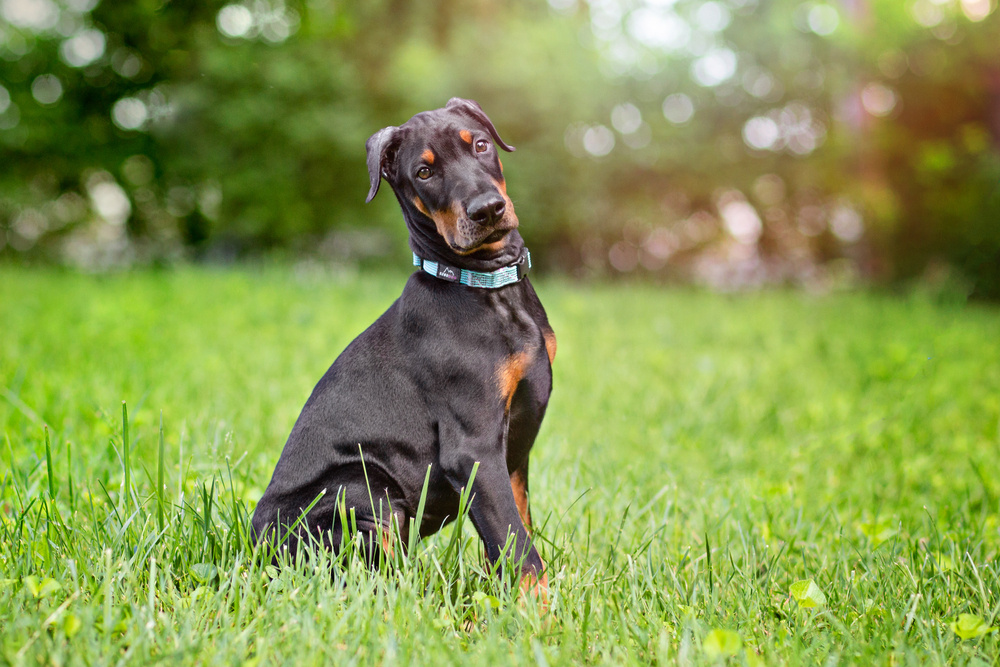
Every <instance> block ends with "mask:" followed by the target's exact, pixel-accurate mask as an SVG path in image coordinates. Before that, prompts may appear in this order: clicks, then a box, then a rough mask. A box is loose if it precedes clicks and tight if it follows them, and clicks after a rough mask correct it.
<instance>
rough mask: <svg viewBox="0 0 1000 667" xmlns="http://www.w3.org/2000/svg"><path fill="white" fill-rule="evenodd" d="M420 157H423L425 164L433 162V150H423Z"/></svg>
mask: <svg viewBox="0 0 1000 667" xmlns="http://www.w3.org/2000/svg"><path fill="white" fill-rule="evenodd" d="M420 157H422V158H423V159H424V162H426V163H427V164H434V151H432V150H431V149H429V148H428V149H427V150H425V151H424V152H423V153H421V154H420Z"/></svg>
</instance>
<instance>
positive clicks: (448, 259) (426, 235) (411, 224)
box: [403, 207, 524, 273]
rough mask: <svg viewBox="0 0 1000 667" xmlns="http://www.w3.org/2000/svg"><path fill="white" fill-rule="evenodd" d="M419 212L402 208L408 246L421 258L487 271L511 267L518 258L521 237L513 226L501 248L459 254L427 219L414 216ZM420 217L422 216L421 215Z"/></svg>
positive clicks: (520, 250)
mask: <svg viewBox="0 0 1000 667" xmlns="http://www.w3.org/2000/svg"><path fill="white" fill-rule="evenodd" d="M417 216H420V213H419V212H416V211H412V212H411V211H409V210H407V209H406V208H405V207H404V209H403V217H404V218H405V219H406V228H407V229H408V230H409V232H410V249H411V250H412V251H413V252H414V253H415V254H416V255H417V256H418V257H420V258H421V259H425V260H430V261H432V262H441V263H443V264H447V265H448V266H454V267H456V268H459V269H468V270H469V271H478V272H481V273H489V272H491V271H496V270H498V269H502V268H503V267H505V266H510V265H511V264H514V263H515V262H517V260H518V259H520V257H521V254H522V251H523V250H524V240H523V239H522V238H521V235H520V234H519V233H518V231H517V230H516V229H513V230H511V231H510V232H509V233H508V234H507V236H506V237H505V239H504V241H505V243H504V244H503V247H502V248H500V250H497V251H485V250H483V251H477V252H473V253H472V254H469V255H460V254H458V253H457V252H455V251H454V250H452V249H451V248H450V247H448V245H447V244H446V243H445V242H444V240H443V239H442V238H441V236H440V235H439V234H438V233H437V231H436V230H435V229H434V227H433V222H431V221H430V220H428V219H426V218H425V219H423V220H420V219H417ZM420 217H421V218H422V217H423V216H420Z"/></svg>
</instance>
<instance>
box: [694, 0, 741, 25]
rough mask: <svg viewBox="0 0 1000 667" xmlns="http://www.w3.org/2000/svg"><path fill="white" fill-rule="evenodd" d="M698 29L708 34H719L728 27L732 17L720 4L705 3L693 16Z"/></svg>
mask: <svg viewBox="0 0 1000 667" xmlns="http://www.w3.org/2000/svg"><path fill="white" fill-rule="evenodd" d="M694 18H695V21H696V22H697V23H698V27H699V28H701V29H702V30H706V31H708V32H721V31H723V30H725V29H726V27H727V26H728V25H729V21H730V20H731V19H732V16H731V15H730V13H729V9H728V8H726V6H725V5H723V4H722V3H720V2H706V3H704V4H703V5H702V6H701V7H699V8H698V10H697V11H696V12H695V14H694Z"/></svg>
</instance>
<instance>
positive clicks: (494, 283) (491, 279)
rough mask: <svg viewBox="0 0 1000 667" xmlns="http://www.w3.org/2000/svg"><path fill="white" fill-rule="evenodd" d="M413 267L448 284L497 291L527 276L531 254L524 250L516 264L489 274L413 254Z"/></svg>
mask: <svg viewBox="0 0 1000 667" xmlns="http://www.w3.org/2000/svg"><path fill="white" fill-rule="evenodd" d="M413 266H418V267H420V268H421V269H423V271H424V272H426V273H429V274H431V275H432V276H434V277H435V278H440V279H441V280H447V281H448V282H450V283H460V284H462V285H468V286H469V287H484V288H486V289H497V288H498V287H503V286H505V285H511V284H513V283H516V282H519V281H520V280H521V279H522V278H524V277H525V276H526V275H528V271H530V270H531V253H530V252H528V249H527V248H525V249H524V251H523V252H522V253H521V256H520V257H519V258H518V260H517V261H516V262H514V263H513V264H510V265H508V266H505V267H503V268H502V269H497V270H496V271H489V272H483V271H469V270H468V269H458V268H455V267H454V266H448V265H447V264H442V263H441V262H432V261H430V260H427V259H421V258H420V257H418V256H417V253H413Z"/></svg>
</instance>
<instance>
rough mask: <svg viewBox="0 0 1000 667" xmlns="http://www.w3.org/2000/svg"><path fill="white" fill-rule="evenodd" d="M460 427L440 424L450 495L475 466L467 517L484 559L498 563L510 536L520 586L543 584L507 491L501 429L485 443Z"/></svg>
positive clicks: (539, 567) (539, 565)
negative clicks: (475, 470)
mask: <svg viewBox="0 0 1000 667" xmlns="http://www.w3.org/2000/svg"><path fill="white" fill-rule="evenodd" d="M504 421H506V420H504ZM504 425H506V424H504ZM464 426H465V428H462V427H460V426H458V425H456V426H455V427H454V428H449V429H446V428H444V427H443V425H442V429H441V465H442V468H443V469H444V473H445V476H446V477H447V479H448V482H449V483H450V484H451V486H452V488H454V489H455V491H461V489H462V488H463V487H465V486H466V485H467V484H468V482H469V477H470V476H471V475H472V468H473V466H474V465H475V464H476V463H477V462H478V463H479V468H478V470H477V472H476V478H475V479H474V480H473V484H472V502H471V503H470V505H469V516H470V518H471V519H472V524H473V525H474V526H475V527H476V531H477V532H478V533H479V537H480V538H482V540H483V544H484V546H485V547H486V556H487V558H488V559H489V560H490V562H491V563H493V564H496V563H497V562H498V561H500V559H501V556H502V555H503V548H504V546H505V545H506V544H507V539H508V536H511V535H513V537H514V539H515V542H514V547H513V553H512V554H511V556H512V557H513V559H514V560H515V561H517V562H520V563H521V578H522V588H536V587H538V586H539V585H541V586H544V585H545V583H547V582H546V581H545V576H544V569H545V566H544V564H543V563H542V559H541V557H540V556H539V555H538V551H537V550H536V549H535V546H534V545H533V544H532V542H531V537H530V536H529V535H528V530H527V528H526V527H525V525H524V522H523V521H522V520H521V515H520V513H519V512H518V508H517V502H516V501H515V499H514V492H513V490H512V489H511V483H510V475H509V474H508V472H507V463H506V460H505V457H504V447H503V444H504V443H503V437H504V434H505V433H506V428H503V429H500V431H501V433H500V434H497V435H494V436H492V437H489V438H485V439H484V438H482V437H475V434H474V433H470V432H469V431H468V424H466V425H464ZM487 443H489V444H487Z"/></svg>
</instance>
